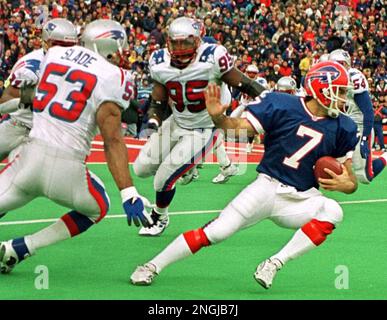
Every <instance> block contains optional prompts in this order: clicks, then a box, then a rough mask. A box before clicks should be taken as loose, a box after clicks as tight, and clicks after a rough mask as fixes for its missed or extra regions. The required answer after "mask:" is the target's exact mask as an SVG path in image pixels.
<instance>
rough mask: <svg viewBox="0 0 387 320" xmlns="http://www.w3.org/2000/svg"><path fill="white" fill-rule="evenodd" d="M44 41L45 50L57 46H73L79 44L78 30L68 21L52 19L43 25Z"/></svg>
mask: <svg viewBox="0 0 387 320" xmlns="http://www.w3.org/2000/svg"><path fill="white" fill-rule="evenodd" d="M42 40H43V44H44V45H43V47H44V49H45V50H47V49H48V48H49V47H52V46H55V45H57V46H64V47H67V46H73V45H76V44H77V42H78V38H77V29H76V28H75V26H74V25H73V24H72V23H71V22H70V21H68V20H66V19H63V18H55V19H51V20H49V21H47V22H46V23H45V24H44V25H43V29H42Z"/></svg>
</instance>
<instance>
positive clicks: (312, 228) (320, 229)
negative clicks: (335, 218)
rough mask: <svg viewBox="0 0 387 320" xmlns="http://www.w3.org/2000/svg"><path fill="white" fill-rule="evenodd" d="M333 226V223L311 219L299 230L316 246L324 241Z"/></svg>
mask: <svg viewBox="0 0 387 320" xmlns="http://www.w3.org/2000/svg"><path fill="white" fill-rule="evenodd" d="M334 228H335V225H334V224H332V223H330V222H327V221H320V220H316V219H312V220H311V221H309V222H308V223H306V224H305V225H304V226H303V227H302V228H301V230H302V231H303V232H304V233H305V234H306V235H307V236H308V238H309V239H310V240H311V241H312V242H313V243H314V244H315V245H316V246H318V245H320V244H321V243H323V242H324V241H325V239H326V238H327V236H328V235H330V234H331V233H332V231H333V229H334Z"/></svg>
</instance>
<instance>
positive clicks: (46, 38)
mask: <svg viewBox="0 0 387 320" xmlns="http://www.w3.org/2000/svg"><path fill="white" fill-rule="evenodd" d="M42 41H43V43H42V45H43V48H41V49H38V50H34V51H32V52H30V53H29V54H27V55H25V56H24V57H22V58H21V59H20V60H19V61H17V62H16V64H15V65H14V67H13V68H12V71H11V74H10V76H9V78H8V79H7V81H6V85H7V88H6V90H5V91H4V94H3V96H2V97H1V98H0V113H2V114H9V115H8V117H7V118H6V119H7V120H5V121H3V122H2V123H1V124H0V161H2V160H4V159H5V158H6V157H7V156H8V155H9V153H10V152H11V151H12V150H14V149H15V148H16V147H17V146H18V145H20V144H21V143H22V142H23V141H24V139H25V137H26V136H28V133H29V131H30V130H31V126H32V110H31V105H25V104H23V101H20V96H21V95H20V89H21V88H22V86H23V84H25V83H36V82H37V79H38V76H39V75H38V72H39V66H40V62H41V61H42V60H43V58H44V53H45V52H46V51H47V50H48V48H50V47H52V46H55V45H61V46H73V45H75V44H76V43H77V41H78V40H77V30H76V28H75V26H74V25H73V24H72V23H71V22H70V21H68V20H66V19H62V18H57V19H52V20H49V21H48V22H46V23H45V25H44V26H43V30H42ZM22 98H23V97H22ZM20 102H22V104H20Z"/></svg>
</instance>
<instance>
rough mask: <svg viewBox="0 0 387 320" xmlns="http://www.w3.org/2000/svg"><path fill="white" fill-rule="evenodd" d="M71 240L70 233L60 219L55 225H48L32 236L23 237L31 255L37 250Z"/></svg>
mask: <svg viewBox="0 0 387 320" xmlns="http://www.w3.org/2000/svg"><path fill="white" fill-rule="evenodd" d="M69 238H71V235H70V232H69V230H68V229H67V226H66V225H65V223H64V222H63V221H62V219H59V220H57V221H56V222H55V223H53V224H51V225H49V226H48V227H47V228H44V229H42V230H40V231H38V232H36V233H34V234H31V235H29V236H26V237H25V241H26V243H28V245H27V246H28V249H30V252H31V253H33V252H35V251H36V250H37V249H40V248H43V247H47V246H49V245H51V244H54V243H56V242H59V241H63V240H66V239H69Z"/></svg>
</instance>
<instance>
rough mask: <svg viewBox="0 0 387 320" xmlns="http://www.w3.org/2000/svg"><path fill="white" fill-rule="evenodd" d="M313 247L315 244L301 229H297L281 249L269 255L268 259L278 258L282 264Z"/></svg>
mask: <svg viewBox="0 0 387 320" xmlns="http://www.w3.org/2000/svg"><path fill="white" fill-rule="evenodd" d="M314 248H316V245H315V244H314V243H313V242H312V240H310V239H309V237H308V236H307V235H306V234H305V233H304V232H303V231H302V230H301V229H298V230H297V231H296V233H295V234H294V235H293V238H291V239H290V241H289V242H288V243H287V244H286V245H285V246H284V247H283V248H282V249H281V251H279V252H278V253H276V254H275V255H273V256H271V257H270V259H278V260H279V261H281V262H282V264H285V263H286V262H288V261H289V260H292V259H295V258H297V257H299V256H301V255H303V254H304V253H306V252H308V251H310V250H312V249H314Z"/></svg>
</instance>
